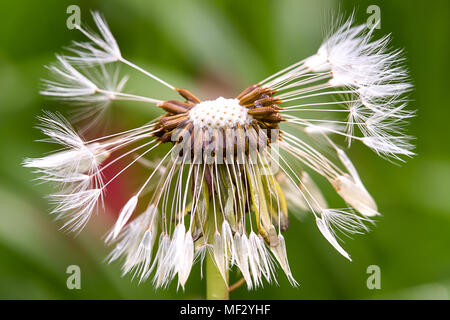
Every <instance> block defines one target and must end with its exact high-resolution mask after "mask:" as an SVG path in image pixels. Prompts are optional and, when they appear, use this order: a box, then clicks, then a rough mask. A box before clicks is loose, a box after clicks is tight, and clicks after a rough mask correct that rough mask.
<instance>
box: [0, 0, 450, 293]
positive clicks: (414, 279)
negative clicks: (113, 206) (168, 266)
mask: <svg viewBox="0 0 450 320" xmlns="http://www.w3.org/2000/svg"><path fill="white" fill-rule="evenodd" d="M70 4H77V5H79V6H80V8H81V12H82V16H81V17H82V20H83V21H84V22H86V23H87V24H89V25H91V26H92V20H91V18H90V15H89V10H90V9H98V10H100V11H101V12H103V13H104V15H105V17H106V18H107V21H108V23H109V25H110V27H111V29H112V31H113V33H114V34H115V35H116V38H117V40H118V42H119V44H120V47H121V50H122V52H123V54H124V56H125V57H127V58H128V59H130V60H132V61H134V62H136V63H137V64H139V65H141V66H143V67H144V68H146V69H148V70H151V71H152V72H154V73H156V74H158V75H159V76H161V77H162V78H163V79H165V80H167V81H169V82H170V83H172V84H175V85H177V86H180V87H186V88H188V89H190V90H192V91H193V92H197V93H199V94H198V95H199V96H200V97H202V98H207V97H214V96H217V95H224V96H227V95H235V94H236V93H238V92H239V91H240V90H241V89H242V88H244V87H246V86H247V85H249V84H251V83H254V82H256V81H258V80H261V79H263V78H265V76H267V75H269V74H271V73H273V72H275V71H277V70H279V69H280V68H282V67H284V66H286V65H289V64H291V63H293V62H295V61H297V60H299V59H301V58H304V57H307V56H309V55H311V54H313V53H314V52H315V51H316V49H317V48H318V46H319V45H320V43H321V41H322V38H323V27H324V22H325V21H326V20H327V19H326V17H327V16H328V15H329V14H330V12H331V13H332V12H338V11H339V10H341V11H346V12H347V13H348V12H351V11H352V10H353V9H354V8H356V9H357V13H356V17H357V19H356V20H357V21H358V22H359V23H364V22H365V21H366V19H367V18H368V14H367V13H366V8H367V7H368V6H369V5H372V4H377V5H379V6H380V8H381V29H380V30H377V31H376V35H377V36H381V35H384V34H387V33H392V36H393V45H394V46H395V47H402V48H405V54H406V58H407V62H406V63H407V65H408V67H409V69H410V71H411V76H412V79H413V82H414V85H415V90H414V92H413V93H412V95H411V99H412V102H411V103H410V108H411V109H417V110H418V116H417V117H416V118H415V119H413V121H412V125H411V127H410V133H411V134H412V135H414V136H416V137H417V140H416V144H417V149H416V152H417V153H418V156H416V157H414V158H413V159H410V160H409V161H407V163H406V164H403V165H401V166H396V165H393V164H391V163H389V162H387V161H385V160H383V159H380V158H378V157H377V156H376V155H375V154H374V153H373V152H371V151H369V150H368V149H367V148H364V147H362V146H359V145H356V144H355V146H354V147H353V148H352V150H351V152H350V155H351V156H352V158H353V159H355V160H354V161H355V163H356V164H357V166H358V169H359V171H360V174H361V176H362V177H363V179H364V181H365V183H366V186H367V188H368V189H369V190H370V191H371V193H372V195H373V196H374V198H375V199H376V200H377V202H378V205H379V209H380V212H382V213H383V216H382V217H381V218H380V219H379V221H378V223H377V226H376V227H375V228H374V229H373V231H372V232H371V233H369V234H367V235H363V236H357V237H355V239H353V240H351V239H349V240H348V241H346V243H345V248H346V249H348V251H349V252H350V254H351V255H352V257H353V259H354V261H353V262H349V261H346V260H345V259H344V258H343V257H342V256H340V255H339V254H338V253H337V252H336V251H335V250H334V249H333V248H332V247H331V246H330V245H329V244H328V243H327V242H326V240H324V239H323V237H322V236H321V235H320V233H319V232H318V230H317V228H316V227H315V225H314V222H313V219H312V218H311V217H305V219H303V220H302V221H298V220H295V219H291V221H292V222H291V227H290V229H289V230H288V231H287V233H286V234H285V237H286V238H287V246H288V253H289V259H290V262H291V268H292V271H293V274H294V276H295V278H296V279H297V280H298V281H299V283H300V284H301V285H300V287H299V288H297V289H296V288H292V287H291V286H290V285H289V283H288V282H287V280H286V279H285V277H284V275H283V274H282V273H281V272H280V275H279V286H276V285H266V286H265V288H262V289H258V290H253V291H251V292H248V291H247V289H246V288H245V287H241V288H239V289H238V290H236V291H235V292H233V293H232V295H231V298H235V299H239V298H246V299H248V298H250V299H374V298H383V299H448V298H449V296H450V148H449V146H450V143H449V141H450V140H449V137H450V135H449V134H448V131H449V118H450V108H449V107H448V98H447V96H448V93H449V85H448V72H449V70H450V68H449V61H450V59H449V52H450V50H449V49H450V46H449V39H450V35H449V31H450V17H449V15H450V2H449V1H432V2H431V1H384V2H382V3H381V2H378V1H373V0H369V1H343V2H338V1H332V0H327V1H325V0H322V1H312V0H311V1H293V0H292V1H291V0H277V1H275V0H274V1H268V0H259V1H226V0H222V1H210V0H199V1H162V0H161V1H139V0H126V1H125V0H123V1H120V0H108V1H106V0H104V1H80V2H75V1H65V0H63V1H61V0H58V1H50V0H41V1H21V0H16V1H1V2H0V15H1V19H0V136H1V139H0V298H2V299H14V298H19V299H202V298H203V297H204V281H203V280H201V279H200V272H199V266H198V265H197V266H196V267H195V268H194V270H193V272H192V274H191V277H190V279H189V280H188V283H187V289H186V291H185V292H183V291H181V290H180V291H179V292H177V291H176V285H175V284H172V286H171V287H170V289H169V290H158V291H155V290H154V289H153V287H152V284H151V282H150V281H148V282H147V283H143V284H140V285H139V284H138V283H137V282H136V281H131V279H130V277H124V278H122V277H121V276H120V265H119V264H117V263H116V264H112V265H107V264H106V263H104V262H103V259H104V257H105V256H106V254H107V252H108V250H109V249H108V248H106V247H105V245H104V244H103V242H102V241H101V237H102V236H103V234H104V233H105V231H106V230H107V229H108V228H109V227H110V226H111V225H112V219H111V216H108V215H104V216H97V217H96V219H95V222H93V223H91V224H90V225H89V226H88V227H87V228H86V229H85V230H84V232H82V233H81V235H80V236H78V237H74V236H73V235H72V234H65V233H63V232H60V231H59V230H58V229H59V226H60V225H59V224H58V223H57V222H54V221H53V220H52V217H51V216H50V215H48V214H47V212H48V211H49V210H50V206H49V204H48V203H47V201H46V200H45V198H44V196H45V194H47V193H48V192H49V191H50V190H51V188H50V186H47V185H36V183H35V182H33V181H32V179H33V178H34V177H35V176H34V175H33V174H32V173H31V172H30V170H27V169H24V168H22V167H21V165H20V163H21V161H22V159H23V158H24V157H27V156H34V157H36V156H40V155H42V154H43V153H44V152H47V151H50V150H51V148H52V146H49V145H46V144H44V143H38V142H35V141H34V140H36V139H39V138H41V137H42V136H41V135H40V133H39V132H38V130H36V129H34V128H33V126H34V125H35V124H36V118H35V117H36V116H37V115H39V114H41V109H42V108H46V109H50V110H56V109H58V110H61V111H62V112H65V110H66V109H67V106H60V105H58V104H57V103H55V102H50V101H48V100H45V99H43V98H42V97H40V96H39V95H38V93H37V92H38V88H39V79H40V78H42V77H46V76H47V72H46V70H45V69H44V67H43V65H45V64H48V63H50V62H52V61H53V60H54V53H55V52H61V50H62V47H63V46H65V45H68V44H69V42H70V40H72V39H81V38H80V37H79V35H78V34H77V32H76V31H71V30H68V29H67V28H66V19H67V14H66V8H67V6H68V5H70ZM127 87H128V88H130V89H131V91H132V92H140V93H146V94H147V95H148V96H152V97H155V98H162V99H167V98H170V97H172V94H171V93H170V92H168V90H166V89H165V88H164V87H162V86H160V85H158V84H156V83H154V82H153V81H150V80H148V79H145V78H143V77H141V76H140V75H137V74H134V73H132V81H131V82H130V84H129V86H127ZM153 116H154V113H151V112H149V110H148V108H147V107H146V106H142V105H139V104H127V105H123V104H120V105H113V107H112V112H111V115H110V118H111V119H112V121H113V123H114V124H115V126H116V127H123V128H128V127H130V126H132V125H136V124H138V123H142V119H146V118H151V117H153ZM333 201H336V202H335V203H334V202H333ZM331 202H332V204H333V205H334V206H336V207H339V206H342V203H341V202H338V199H337V198H333V197H332V198H331ZM69 265H78V266H80V268H81V272H82V282H81V290H69V289H67V287H66V279H67V277H68V274H66V268H67V266H69ZM369 265H378V266H380V268H381V289H380V290H369V289H368V288H367V286H366V279H367V277H368V276H369V275H368V274H367V273H366V270H367V267H368V266H369Z"/></svg>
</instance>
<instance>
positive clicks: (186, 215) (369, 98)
mask: <svg viewBox="0 0 450 320" xmlns="http://www.w3.org/2000/svg"><path fill="white" fill-rule="evenodd" d="M93 18H94V21H95V24H96V26H97V29H98V32H93V31H89V30H88V29H87V28H85V27H82V26H77V29H78V30H79V31H80V32H81V33H82V34H83V35H84V36H85V37H86V38H87V41H88V42H76V43H74V45H73V47H71V49H70V50H71V52H72V54H73V55H64V56H57V63H56V64H54V65H52V66H50V67H49V69H50V71H51V72H52V74H53V75H54V76H55V78H54V79H53V80H49V81H45V82H44V85H45V86H44V89H43V90H42V92H41V93H42V94H43V95H47V96H51V97H54V98H58V99H61V100H65V101H67V102H70V103H72V104H78V105H80V104H81V105H82V106H83V107H87V108H91V109H86V112H84V113H83V120H88V122H89V124H90V125H93V124H94V123H96V122H97V120H98V119H99V118H101V117H102V114H103V111H104V110H105V109H104V106H106V105H107V104H108V103H109V102H110V101H112V100H133V101H138V102H141V103H145V104H148V105H150V106H151V107H153V108H155V109H158V110H161V115H160V116H159V117H157V118H155V119H147V120H146V121H145V124H143V125H142V126H139V127H137V128H134V129H130V130H127V131H124V132H117V133H115V134H111V135H108V136H105V137H100V138H97V139H94V140H90V141H86V140H85V139H83V138H82V137H81V135H80V134H78V133H77V132H76V131H75V130H74V129H73V128H72V126H71V125H70V124H69V123H68V122H67V121H66V120H65V119H64V118H63V117H62V116H60V115H59V114H57V115H54V114H51V113H46V115H45V116H43V117H41V118H40V120H41V122H42V124H41V129H42V131H43V133H44V134H45V135H46V136H47V137H48V139H47V141H50V142H53V143H57V144H60V145H62V147H63V148H62V149H61V150H59V151H57V152H55V153H53V154H50V155H48V156H46V157H42V158H36V159H26V160H24V163H23V165H24V166H26V167H31V168H34V169H35V170H36V171H37V173H39V174H40V177H39V178H38V179H39V181H41V182H42V181H43V182H51V183H54V184H56V185H57V188H58V192H57V193H55V194H54V195H52V196H51V199H52V201H53V202H54V204H55V208H54V210H53V213H56V214H57V217H58V218H59V219H64V220H65V222H64V227H66V228H68V229H72V230H74V231H79V230H81V229H82V228H83V227H84V226H85V225H86V223H87V222H88V220H89V219H90V217H91V216H92V214H93V213H94V212H96V211H97V210H98V209H100V208H102V205H103V201H104V200H103V195H104V194H105V193H106V192H107V191H108V187H109V185H110V183H112V182H113V181H115V180H116V179H117V178H118V177H120V176H124V175H126V174H127V171H128V169H129V168H131V167H132V166H134V165H135V164H137V163H139V164H142V165H144V167H145V168H146V169H147V175H146V176H144V177H143V178H142V181H140V186H139V187H138V188H137V190H135V191H134V192H133V194H130V195H129V196H130V198H129V200H128V202H127V203H126V204H125V205H124V207H123V208H122V210H121V212H120V214H119V216H118V218H117V220H116V223H115V224H114V226H113V227H112V229H111V231H110V232H109V234H108V235H107V236H106V242H107V243H109V244H111V245H113V246H114V249H113V250H112V252H111V254H110V255H109V256H108V257H107V261H108V262H113V261H116V260H119V259H121V258H123V260H124V263H123V270H122V271H123V274H128V273H132V274H133V277H136V278H138V279H139V281H145V280H147V279H148V278H150V277H152V278H153V284H154V285H155V286H156V287H161V288H166V287H167V286H169V284H170V283H171V282H172V281H173V280H174V279H175V278H178V286H179V287H182V288H183V289H184V288H185V286H186V283H187V281H188V278H189V275H190V273H191V270H192V267H193V265H194V263H196V262H197V261H200V263H203V260H204V258H205V257H206V256H207V255H209V256H210V258H211V259H208V261H214V263H215V265H216V268H217V269H218V273H220V275H221V277H222V278H223V279H224V280H225V282H227V279H228V272H229V271H230V270H232V269H233V268H235V269H238V270H239V271H240V273H241V274H242V276H243V278H244V280H245V283H246V284H247V287H248V288H249V289H253V288H258V287H261V286H263V285H264V283H265V282H267V283H272V282H275V283H276V282H277V268H278V267H279V268H280V269H281V270H282V271H283V272H284V273H285V275H286V277H287V279H288V281H289V282H290V283H291V284H292V285H293V286H297V285H298V283H297V281H296V280H295V279H294V275H293V272H292V270H291V268H290V266H289V261H288V255H287V246H286V241H285V237H284V236H283V234H282V233H284V232H286V231H287V230H288V229H289V213H291V212H292V210H294V211H296V210H295V209H297V208H300V209H301V210H302V211H303V212H307V213H308V214H311V215H313V216H314V218H315V221H316V224H317V227H318V229H319V232H320V233H321V234H322V235H323V236H324V237H325V239H326V240H328V242H329V243H330V244H331V245H332V246H333V247H334V248H335V249H336V250H337V251H338V252H339V253H341V254H342V255H343V256H344V257H346V258H347V259H350V255H349V254H348V253H347V252H346V251H345V250H344V248H343V247H342V245H341V241H342V239H341V238H340V237H339V236H340V235H353V234H359V233H363V232H366V231H368V227H367V224H370V223H372V220H370V218H371V217H373V216H375V215H377V214H378V209H377V206H376V204H375V201H374V199H373V198H372V196H371V195H370V194H369V192H368V191H367V189H366V188H365V186H364V185H363V182H362V180H361V178H360V176H359V174H358V172H357V170H356V168H355V166H354V165H353V163H352V161H351V160H350V158H349V157H348V156H347V154H346V153H345V152H344V150H343V149H342V148H341V147H340V146H338V145H339V144H340V143H339V139H341V140H343V142H345V140H346V142H347V146H348V147H350V146H351V145H352V144H353V143H362V144H363V145H366V146H368V147H369V148H370V149H372V150H374V151H375V152H376V153H377V154H379V155H381V156H383V157H386V158H389V159H393V160H402V157H404V156H412V155H413V152H412V151H411V150H412V145H411V144H410V137H409V136H406V135H405V134H404V132H405V128H404V127H405V125H406V124H407V120H408V119H409V118H410V117H412V116H413V115H414V113H413V112H411V111H408V110H406V106H407V97H406V93H407V92H408V91H409V90H411V88H412V87H411V85H410V84H409V82H408V74H407V71H406V70H405V69H404V68H403V66H402V61H403V58H402V53H401V51H399V50H390V49H389V48H388V47H389V36H385V37H382V38H381V39H379V40H372V39H371V38H372V33H373V29H367V28H366V27H365V25H361V26H354V25H353V17H351V18H350V19H348V20H347V21H346V22H344V23H343V24H342V25H338V26H335V27H334V29H333V31H332V32H330V34H329V35H328V37H327V38H326V40H325V41H324V42H323V44H322V45H321V46H320V48H319V49H318V51H317V52H316V53H315V54H313V55H312V56H311V57H309V58H306V59H304V60H302V61H300V62H297V63H295V64H293V65H291V66H289V67H287V68H285V69H283V70H281V71H280V72H277V73H276V74H274V75H272V76H269V77H268V78H266V79H265V80H263V81H261V82H258V83H256V84H253V85H251V86H249V87H247V88H246V89H244V90H243V91H242V92H241V93H240V94H239V95H237V96H236V97H233V98H224V97H218V98H217V99H214V100H206V101H202V100H201V99H199V98H198V97H197V96H195V95H194V94H192V93H191V92H189V91H187V90H185V89H179V88H176V87H174V86H173V85H171V84H169V83H167V82H165V81H163V80H162V79H160V78H158V77H157V76H156V75H154V74H153V73H150V72H149V71H146V70H144V69H142V68H140V67H139V66H137V65H135V64H134V63H132V62H130V61H128V60H126V59H125V58H124V57H123V55H122V52H121V51H120V49H119V46H118V44H117V42H116V40H115V39H114V37H113V35H112V33H111V32H110V30H109V29H108V26H107V24H106V22H105V21H104V20H103V18H102V17H101V16H100V15H99V14H98V13H93ZM119 65H124V66H126V67H128V68H132V69H135V70H137V71H139V72H141V73H143V74H145V75H146V76H148V77H149V78H151V79H152V80H156V81H158V82H159V83H160V84H162V85H164V86H165V87H167V88H169V89H170V90H172V91H174V92H176V93H178V94H179V95H180V97H181V98H180V99H179V100H158V99H154V98H150V97H144V96H137V95H133V94H130V93H126V92H124V91H125V90H124V89H125V88H124V84H125V82H126V78H121V77H120V76H119V73H118V71H117V70H118V66H119ZM111 70H112V72H111ZM99 105H100V106H101V107H99V108H97V107H96V106H99ZM162 146H169V148H168V149H166V150H168V151H166V153H165V154H164V155H163V156H162V157H161V158H159V159H156V157H155V156H154V153H153V151H154V150H156V149H159V150H164V149H162ZM148 158H151V159H148ZM106 159H108V160H109V161H108V162H106ZM119 160H122V161H120V162H119ZM114 163H116V164H119V163H125V164H124V165H123V166H122V167H120V168H118V169H117V171H116V172H115V173H114V175H113V176H112V177H108V178H105V177H104V175H103V171H104V170H105V169H106V168H108V167H110V166H111V165H112V164H114ZM313 178H314V180H316V178H318V179H320V178H323V181H324V182H327V181H328V182H329V183H330V184H331V185H332V187H334V189H335V190H336V192H337V194H338V195H340V196H341V198H342V199H343V202H345V203H346V204H347V205H348V206H349V208H347V209H333V208H329V207H328V203H327V201H326V198H325V195H324V194H323V193H322V191H321V189H322V188H321V187H322V185H321V183H320V181H319V180H318V179H317V180H316V181H317V184H316V183H315V182H314V181H313ZM144 194H145V195H146V197H143V195H144ZM144 200H145V201H147V204H148V205H147V210H145V211H144V212H143V213H141V214H137V208H139V207H140V204H141V203H142V202H143V201H144Z"/></svg>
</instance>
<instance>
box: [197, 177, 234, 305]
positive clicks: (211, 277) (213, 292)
mask: <svg viewBox="0 0 450 320" xmlns="http://www.w3.org/2000/svg"><path fill="white" fill-rule="evenodd" d="M203 196H204V198H205V201H206V211H207V214H208V220H207V221H208V222H207V223H208V225H207V230H209V231H208V233H209V237H208V238H209V240H210V241H211V240H212V239H214V232H215V230H216V228H215V218H214V210H213V205H212V203H211V202H210V201H211V200H212V199H210V197H209V191H208V188H207V187H206V183H205V184H204V186H203ZM225 272H226V279H227V281H224V279H223V277H222V275H221V273H220V271H219V268H217V266H216V263H215V262H214V257H213V254H212V253H211V252H207V253H206V300H228V299H229V295H228V270H226V271H225Z"/></svg>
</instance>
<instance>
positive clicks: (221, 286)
mask: <svg viewBox="0 0 450 320" xmlns="http://www.w3.org/2000/svg"><path fill="white" fill-rule="evenodd" d="M227 278H228V277H227ZM206 299H207V300H228V299H229V295H228V286H227V283H225V281H224V280H223V277H222V275H221V274H220V272H219V269H218V268H217V266H216V264H215V262H214V260H213V257H212V256H211V254H209V253H207V254H206Z"/></svg>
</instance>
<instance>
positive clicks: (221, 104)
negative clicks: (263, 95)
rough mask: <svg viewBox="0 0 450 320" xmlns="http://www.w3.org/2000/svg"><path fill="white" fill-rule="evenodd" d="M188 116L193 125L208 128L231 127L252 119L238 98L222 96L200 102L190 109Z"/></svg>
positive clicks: (247, 122) (246, 122)
mask: <svg viewBox="0 0 450 320" xmlns="http://www.w3.org/2000/svg"><path fill="white" fill-rule="evenodd" d="M189 117H190V119H191V120H192V122H193V124H194V126H195V127H197V128H203V127H206V128H210V129H220V128H225V126H228V127H230V128H233V127H235V126H237V125H238V124H240V125H245V124H249V123H250V122H251V120H252V116H250V115H249V114H248V113H247V108H245V107H243V106H241V105H240V104H239V99H225V98H223V97H219V98H217V99H216V100H206V101H202V102H200V103H199V104H197V105H196V106H195V107H193V108H192V109H191V111H190V112H189Z"/></svg>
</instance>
